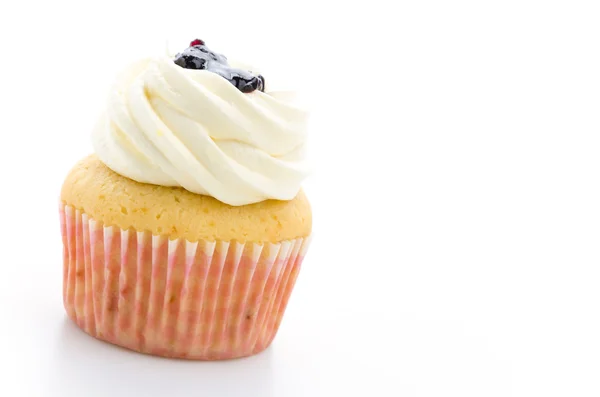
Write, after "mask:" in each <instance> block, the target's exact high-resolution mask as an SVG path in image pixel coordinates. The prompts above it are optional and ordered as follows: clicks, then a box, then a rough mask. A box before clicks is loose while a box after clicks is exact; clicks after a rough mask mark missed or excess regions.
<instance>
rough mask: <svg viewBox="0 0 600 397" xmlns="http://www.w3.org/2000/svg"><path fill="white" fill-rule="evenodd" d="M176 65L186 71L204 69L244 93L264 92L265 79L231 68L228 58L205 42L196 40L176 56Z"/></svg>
mask: <svg viewBox="0 0 600 397" xmlns="http://www.w3.org/2000/svg"><path fill="white" fill-rule="evenodd" d="M175 63H176V64H177V65H179V66H181V67H182V68H186V69H203V70H208V71H209V72H213V73H216V74H218V75H219V76H221V77H223V78H224V79H225V80H227V81H229V82H230V83H231V84H233V85H234V86H235V87H236V88H237V89H238V90H240V91H241V92H243V93H249V92H253V91H256V90H259V91H264V89H265V79H264V77H263V76H261V75H258V76H255V75H253V74H252V73H250V72H249V71H246V70H242V69H236V68H232V67H231V66H229V63H228V62H227V58H226V57H225V56H223V55H221V54H218V53H216V52H213V51H211V50H210V49H208V47H206V44H205V43H204V41H202V40H200V39H196V40H194V41H192V42H191V43H190V46H189V47H188V48H187V49H186V50H185V51H183V52H182V53H179V54H177V55H176V56H175Z"/></svg>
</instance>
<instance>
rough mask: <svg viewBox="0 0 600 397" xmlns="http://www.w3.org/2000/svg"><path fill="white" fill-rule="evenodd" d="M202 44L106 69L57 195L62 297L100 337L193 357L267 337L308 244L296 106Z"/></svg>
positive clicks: (302, 139)
mask: <svg viewBox="0 0 600 397" xmlns="http://www.w3.org/2000/svg"><path fill="white" fill-rule="evenodd" d="M267 84H268V82H267V81H266V79H265V78H264V77H263V76H261V75H260V74H258V73H256V72H255V71H252V70H250V71H249V70H247V69H241V68H236V65H235V64H234V63H232V62H231V63H230V62H229V61H228V60H227V58H225V57H224V56H223V55H221V54H219V53H216V52H214V51H212V50H210V49H209V48H208V47H207V46H206V44H205V43H204V42H203V41H202V40H194V41H193V42H192V43H190V46H189V48H187V49H185V51H183V52H181V53H180V54H177V55H176V56H175V57H156V58H149V59H145V60H141V61H139V62H137V63H135V64H133V65H131V66H130V67H128V68H127V69H126V70H125V71H124V72H123V73H122V74H121V75H120V76H119V77H118V79H117V81H116V84H115V86H114V87H113V89H112V90H111V94H110V96H109V99H108V103H107V109H106V112H105V114H104V115H103V116H102V117H101V119H100V121H99V123H98V125H97V126H96V128H95V129H94V130H93V133H92V142H93V147H94V152H95V153H94V154H92V155H90V156H88V157H86V158H84V159H83V160H81V161H80V162H79V163H77V164H76V165H75V167H74V168H73V169H72V170H71V172H70V173H69V175H68V176H67V178H66V180H65V182H64V184H63V186H62V190H61V200H60V219H61V231H62V239H63V245H64V249H63V256H64V273H63V274H64V277H63V300H64V305H65V309H66V311H67V314H68V316H69V317H70V318H71V319H72V320H73V321H74V322H75V323H76V324H77V325H78V326H79V327H80V328H81V329H83V330H84V331H85V332H87V333H88V334H90V335H92V336H93V337H96V338H98V339H100V340H103V341H106V342H109V343H113V344H116V345H120V346H123V347H125V348H128V349H131V350H135V351H138V352H142V353H147V354H153V355H159V356H165V357H178V358H187V359H197V360H220V359H230V358H236V357H244V356H249V355H253V354H256V353H259V352H261V351H262V350H264V349H266V348H267V347H268V346H269V345H270V343H271V342H272V341H273V338H274V337H275V335H276V333H277V330H278V328H279V325H280V323H281V320H282V317H283V314H284V312H285V309H286V306H287V303H288V300H289V298H290V294H291V292H292V289H293V287H294V284H295V282H296V278H297V277H298V272H299V271H300V267H301V264H302V261H303V259H304V257H305V255H306V252H307V248H308V245H309V242H310V234H311V227H312V218H311V209H310V204H309V202H308V200H307V198H306V196H305V194H304V192H303V191H302V188H301V183H302V181H303V180H304V178H305V177H306V175H307V166H306V163H305V158H304V149H305V145H306V135H307V134H306V130H307V128H306V127H307V113H306V112H305V111H304V110H303V109H301V108H299V107H298V106H296V105H295V104H293V103H292V102H290V101H289V99H288V96H287V95H285V96H284V95H281V94H280V93H278V92H275V91H269V90H268V85H267Z"/></svg>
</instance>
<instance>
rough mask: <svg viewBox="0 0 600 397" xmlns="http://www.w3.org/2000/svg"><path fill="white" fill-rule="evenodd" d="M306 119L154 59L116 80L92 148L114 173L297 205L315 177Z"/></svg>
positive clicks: (269, 97)
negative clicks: (309, 162) (311, 172)
mask: <svg viewBox="0 0 600 397" xmlns="http://www.w3.org/2000/svg"><path fill="white" fill-rule="evenodd" d="M266 77H267V85H268V84H269V80H268V76H266ZM307 119H308V114H307V113H306V112H305V111H303V110H301V109H299V108H297V107H296V106H294V105H292V104H291V103H290V102H289V101H288V100H287V99H286V98H285V96H278V95H277V93H274V92H273V93H263V92H260V91H255V92H252V93H250V94H244V93H242V92H240V91H239V90H238V89H237V88H236V87H234V86H233V85H232V84H231V83H229V82H228V81H227V80H225V79H224V78H222V77H220V76H219V75H217V74H215V73H212V72H209V71H206V70H191V69H184V68H182V67H180V66H177V65H175V64H174V63H173V60H172V59H169V58H167V57H162V58H153V59H147V60H143V61H140V62H138V63H136V64H134V65H132V66H131V67H130V68H128V69H127V70H126V71H125V72H124V73H123V75H122V76H121V77H120V78H119V79H118V81H117V83H116V85H115V87H114V89H113V90H112V92H111V95H110V97H109V101H108V108H107V112H106V114H105V116H103V117H102V118H101V120H100V123H99V125H98V126H97V128H96V129H95V130H94V133H93V136H92V143H93V146H94V150H95V152H96V154H97V155H98V157H99V158H100V160H101V161H102V162H104V163H105V164H106V165H107V166H108V167H109V168H111V169H112V170H113V171H115V172H117V173H119V174H121V175H123V176H126V177H129V178H131V179H133V180H136V181H138V182H144V183H152V184H156V185H163V186H181V187H183V188H185V189H187V190H189V191H191V192H194V193H198V194H204V195H209V196H212V197H214V198H216V199H218V200H220V201H222V202H224V203H226V204H230V205H246V204H251V203H256V202H259V201H263V200H267V199H278V200H291V199H292V198H294V197H295V196H296V194H297V193H298V191H299V190H300V184H301V182H302V181H303V179H304V178H305V177H306V175H307V172H308V169H307V166H306V164H305V161H304V148H305V145H306V138H307V134H306V130H307Z"/></svg>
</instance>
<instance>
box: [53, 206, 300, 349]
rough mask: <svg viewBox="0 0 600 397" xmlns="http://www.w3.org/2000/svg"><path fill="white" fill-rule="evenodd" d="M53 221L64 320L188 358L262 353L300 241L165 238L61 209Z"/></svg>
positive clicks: (127, 343) (279, 313)
mask: <svg viewBox="0 0 600 397" xmlns="http://www.w3.org/2000/svg"><path fill="white" fill-rule="evenodd" d="M60 219H61V231H62V238H63V258H64V268H63V301H64V305H65V309H66V311H67V314H68V316H69V317H70V318H71V319H72V320H73V321H74V322H75V323H76V324H77V325H78V326H79V327H80V328H82V329H83V330H84V331H85V332H87V333H88V334H90V335H92V336H94V337H96V338H98V339H101V340H105V341H107V342H110V343H113V344H116V345H120V346H123V347H126V348H128V349H132V350H135V351H139V352H142V353H148V354H153V355H160V356H167V357H179V358H188V359H199V360H219V359H229V358H235V357H243V356H249V355H252V354H256V353H258V352H260V351H262V350H264V349H266V348H267V347H268V346H269V344H270V343H271V342H272V340H273V338H274V337H275V334H276V333H277V330H278V328H279V325H280V323H281V320H282V317H283V313H284V311H285V308H286V306H287V303H288V299H289V297H290V294H291V292H292V288H293V286H294V284H295V282H296V278H297V276H298V272H299V270H300V266H301V264H302V260H303V259H304V256H305V255H306V251H307V249H308V246H309V242H310V237H307V238H298V239H294V240H288V241H282V242H280V243H264V244H258V243H240V242H237V241H205V240H200V241H197V242H190V241H187V240H185V239H175V240H169V239H168V238H166V237H164V236H153V235H152V234H151V233H150V232H139V231H135V230H133V229H130V230H123V229H120V228H118V227H114V226H104V225H103V224H102V222H99V221H96V220H94V219H92V218H90V217H89V216H88V215H87V214H85V213H82V212H81V211H79V210H77V209H75V208H73V207H71V206H68V205H66V206H65V205H63V204H61V206H60Z"/></svg>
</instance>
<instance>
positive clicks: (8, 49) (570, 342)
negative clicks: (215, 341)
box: [0, 0, 600, 397]
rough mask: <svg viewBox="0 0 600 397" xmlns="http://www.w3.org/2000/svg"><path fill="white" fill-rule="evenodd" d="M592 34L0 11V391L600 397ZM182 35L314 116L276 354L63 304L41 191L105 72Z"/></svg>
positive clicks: (564, 4)
mask: <svg viewBox="0 0 600 397" xmlns="http://www.w3.org/2000/svg"><path fill="white" fill-rule="evenodd" d="M392 3H394V4H392ZM599 20H600V9H599V8H598V3H597V2H595V1H588V2H585V1H549V0H546V1H526V0H519V1H506V0H505V1H453V2H449V1H406V2H400V1H398V2H392V1H389V2H386V1H378V0H370V1H364V2H363V1H361V2H352V1H327V0H321V1H310V0H302V1H287V2H284V1H260V0H255V1H251V2H248V1H246V2H242V1H239V2H237V1H227V2H223V1H212V2H209V1H202V0H197V1H174V0H172V1H160V2H151V1H136V2H133V1H131V2H129V1H124V0H122V1H109V0H103V1H71V2H69V1H65V0H54V1H19V2H17V1H15V2H9V1H5V0H2V2H1V3H0V44H1V51H0V101H1V107H0V109H1V110H0V176H1V180H0V181H1V185H0V190H1V194H0V197H1V199H2V211H1V213H0V219H1V223H0V225H1V227H0V233H1V235H0V237H1V239H0V248H1V251H2V256H1V259H0V267H1V270H2V273H0V321H1V323H0V352H1V354H0V364H1V366H2V370H1V372H0V395H1V396H29V395H31V396H61V397H66V396H77V397H81V396H86V397H87V396H110V397H112V396H115V397H117V396H170V397H175V396H197V395H198V396H199V395H202V396H220V395H227V396H285V397H288V396H292V397H293V396H311V397H312V396H337V395H339V396H346V395H351V394H352V393H356V395H360V396H461V397H465V396H477V397H481V396H485V397H493V396H527V397H530V396H578V397H584V396H598V395H600V378H599V374H600V288H599V284H600V266H599V264H600V263H599V262H600V252H599V249H598V248H599V242H600V189H599V182H600V155H599V153H600V139H599V132H600V51H599V49H600V24H599V23H598V22H599ZM195 37H200V38H203V39H205V40H206V41H207V42H209V43H211V46H212V47H213V48H215V49H217V50H219V51H221V52H224V53H226V54H227V55H228V56H230V57H234V58H236V57H237V58H240V59H243V60H248V61H251V62H253V63H255V64H258V65H259V66H263V69H264V70H265V76H267V77H268V76H271V75H272V76H275V75H276V74H277V75H281V76H282V77H283V78H284V79H285V80H284V81H285V82H287V83H289V85H291V86H295V87H299V88H300V89H302V91H303V92H304V93H305V94H308V98H310V105H311V108H312V110H313V118H312V129H311V153H312V160H313V164H314V167H315V173H314V175H313V176H312V177H311V178H310V180H308V181H307V183H306V190H307V192H308V193H309V195H310V198H311V201H312V204H313V208H314V219H315V223H314V234H315V239H314V243H313V246H312V249H311V251H310V252H309V254H308V257H307V259H306V261H305V263H304V266H303V270H302V272H301V274H300V277H299V279H298V283H297V287H296V290H295V291H294V294H293V295H292V299H291V301H290V304H289V306H288V311H287V313H286V316H285V318H284V321H283V324H282V326H281V328H280V331H279V334H278V336H277V338H276V339H275V342H274V343H273V345H272V347H271V348H270V349H269V350H267V351H266V352H265V353H263V354H261V355H259V356H256V357H253V358H249V359H243V360H236V361H229V362H220V363H202V362H186V361H173V360H165V359H159V358H153V357H148V356H142V355H138V354H135V353H131V352H128V351H125V350H123V349H119V348H115V347H112V346H110V345H107V344H104V343H101V342H99V341H96V340H94V339H92V338H91V337H88V336H87V335H85V334H84V333H83V332H80V331H79V330H78V329H77V328H76V327H75V326H74V325H72V324H71V323H70V322H69V321H68V320H67V319H66V316H65V313H64V310H63V308H62V296H61V281H62V276H61V272H62V264H61V263H62V262H61V240H60V232H59V225H58V214H57V208H56V207H57V198H58V194H59V191H60V186H61V183H62V181H63V178H64V177H65V175H66V173H67V172H68V170H69V168H70V167H71V166H72V165H73V164H74V163H75V162H76V161H77V160H78V159H79V158H81V157H83V156H85V155H87V154H88V153H90V152H91V145H90V142H89V134H90V131H91V128H92V126H93V123H94V122H95V120H96V117H97V116H98V114H99V113H100V112H101V111H102V108H103V106H104V98H105V96H106V94H107V90H108V87H109V84H110V83H111V80H112V79H113V76H114V74H115V73H116V72H117V71H118V70H119V69H120V68H122V67H124V66H125V65H126V64H127V63H128V62H129V61H130V60H132V59H135V58H136V57H139V56H144V55H148V54H150V53H151V52H152V51H161V50H162V48H163V46H164V42H165V39H172V38H177V40H180V41H179V43H182V44H183V45H185V44H187V42H188V41H189V40H191V39H193V38H195ZM267 70H271V72H268V71H267ZM275 71H276V72H275ZM269 73H271V74H269Z"/></svg>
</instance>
